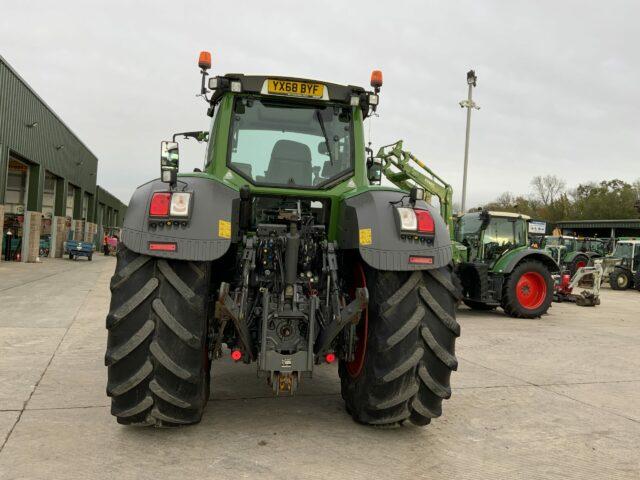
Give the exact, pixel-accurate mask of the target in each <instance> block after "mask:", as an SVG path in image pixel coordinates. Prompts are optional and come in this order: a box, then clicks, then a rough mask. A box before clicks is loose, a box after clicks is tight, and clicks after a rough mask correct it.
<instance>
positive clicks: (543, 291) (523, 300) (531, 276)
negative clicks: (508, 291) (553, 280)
mask: <svg viewBox="0 0 640 480" xmlns="http://www.w3.org/2000/svg"><path fill="white" fill-rule="evenodd" d="M516 296H517V297H518V303H520V305H522V307H524V308H526V309H527V310H535V309H536V308H538V307H539V306H540V305H542V304H543V303H544V300H545V298H546V297H547V282H546V281H545V279H544V277H543V276H542V275H541V274H539V273H538V272H526V273H523V274H522V276H521V277H520V279H519V280H518V283H517V285H516Z"/></svg>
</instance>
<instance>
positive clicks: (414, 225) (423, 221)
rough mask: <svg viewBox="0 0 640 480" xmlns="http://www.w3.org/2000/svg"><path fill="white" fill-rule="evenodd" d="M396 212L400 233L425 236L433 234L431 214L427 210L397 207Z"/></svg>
mask: <svg viewBox="0 0 640 480" xmlns="http://www.w3.org/2000/svg"><path fill="white" fill-rule="evenodd" d="M396 210H397V212H398V219H399V223H400V231H402V232H416V233H422V234H427V235H430V234H433V233H435V222H434V220H433V216H432V215H431V212H429V211H428V210H420V209H413V208H409V207H398V208H396Z"/></svg>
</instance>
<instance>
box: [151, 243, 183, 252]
mask: <svg viewBox="0 0 640 480" xmlns="http://www.w3.org/2000/svg"><path fill="white" fill-rule="evenodd" d="M177 248H178V245H177V244H175V243H158V242H149V250H155V251H160V252H175V251H176V250H177Z"/></svg>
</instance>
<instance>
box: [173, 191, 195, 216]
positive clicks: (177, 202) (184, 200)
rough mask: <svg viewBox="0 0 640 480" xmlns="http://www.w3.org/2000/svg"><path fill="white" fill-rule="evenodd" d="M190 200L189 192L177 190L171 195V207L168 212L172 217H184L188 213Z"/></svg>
mask: <svg viewBox="0 0 640 480" xmlns="http://www.w3.org/2000/svg"><path fill="white" fill-rule="evenodd" d="M190 201H191V194H190V193H184V192H178V193H174V194H173V195H172V196H171V209H170V213H171V216H172V217H186V216H187V215H189V202H190Z"/></svg>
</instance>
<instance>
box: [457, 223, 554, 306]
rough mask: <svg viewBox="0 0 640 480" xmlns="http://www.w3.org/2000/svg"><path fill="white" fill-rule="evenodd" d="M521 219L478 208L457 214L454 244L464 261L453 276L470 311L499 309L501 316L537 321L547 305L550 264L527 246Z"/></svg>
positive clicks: (550, 289)
mask: <svg viewBox="0 0 640 480" xmlns="http://www.w3.org/2000/svg"><path fill="white" fill-rule="evenodd" d="M529 220H530V218H529V217H527V216H526V215H520V214H515V213H508V212H491V211H487V210H482V211H478V212H472V213H466V214H464V215H462V216H461V217H460V218H459V219H458V222H457V225H456V240H457V241H458V242H460V243H461V244H462V245H464V246H465V247H466V249H467V250H466V258H464V259H463V261H461V262H460V263H458V265H457V268H456V272H457V274H458V277H459V278H460V281H461V282H462V290H463V302H464V303H465V304H466V305H467V306H468V307H470V308H472V309H474V310H492V309H495V308H496V307H499V306H500V307H502V309H503V310H504V312H505V313H506V314H507V315H510V316H512V317H518V318H537V317H540V316H541V315H543V314H545V313H546V312H547V310H548V309H549V307H550V305H551V302H552V301H553V293H554V280H553V277H552V274H553V273H557V272H558V266H557V264H556V262H555V261H554V260H553V258H551V257H550V256H549V255H548V254H546V253H545V252H544V251H543V250H539V249H533V248H530V247H529V240H528V232H529Z"/></svg>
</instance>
